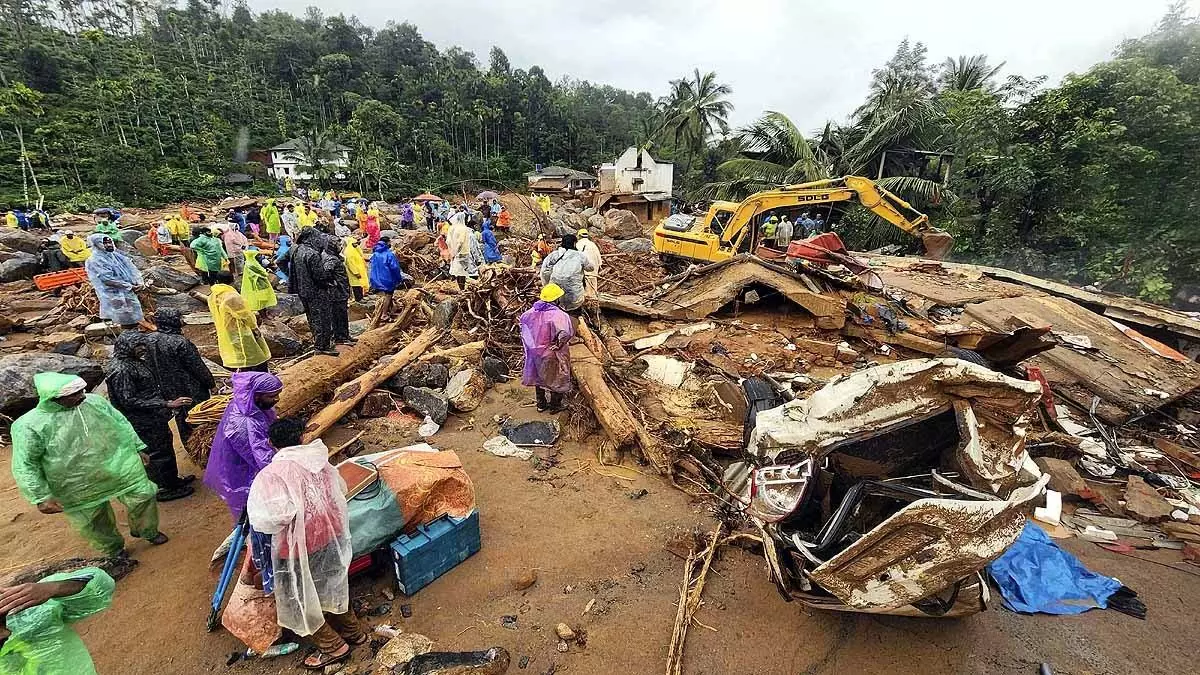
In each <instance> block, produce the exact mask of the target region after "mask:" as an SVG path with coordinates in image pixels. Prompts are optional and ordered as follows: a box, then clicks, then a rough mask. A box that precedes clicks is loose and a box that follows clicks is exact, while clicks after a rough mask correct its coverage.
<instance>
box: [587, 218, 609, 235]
mask: <svg viewBox="0 0 1200 675" xmlns="http://www.w3.org/2000/svg"><path fill="white" fill-rule="evenodd" d="M604 226H605V223H604V216H602V215H600V214H598V213H597V214H593V215H591V216H588V219H587V227H588V232H589V233H591V234H592V235H598V234H604V233H605V229H604Z"/></svg>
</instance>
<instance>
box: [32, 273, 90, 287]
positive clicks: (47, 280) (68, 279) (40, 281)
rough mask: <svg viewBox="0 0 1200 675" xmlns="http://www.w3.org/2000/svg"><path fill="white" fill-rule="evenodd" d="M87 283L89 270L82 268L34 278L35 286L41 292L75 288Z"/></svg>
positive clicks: (39, 275)
mask: <svg viewBox="0 0 1200 675" xmlns="http://www.w3.org/2000/svg"><path fill="white" fill-rule="evenodd" d="M85 281H87V270H85V269H84V268H82V267H72V268H71V269H67V270H62V271H59V272H47V273H46V274H38V275H35V276H34V277H33V285H35V286H37V288H38V290H39V291H49V290H52V289H55V288H62V287H63V286H74V285H75V284H81V283H83V282H85Z"/></svg>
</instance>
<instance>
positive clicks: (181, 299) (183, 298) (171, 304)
mask: <svg viewBox="0 0 1200 675" xmlns="http://www.w3.org/2000/svg"><path fill="white" fill-rule="evenodd" d="M154 304H155V309H162V308H171V309H177V310H179V313H180V314H191V313H192V312H203V311H207V310H208V305H207V304H205V303H204V302H202V301H200V300H197V299H196V298H193V297H192V296H190V295H188V294H187V293H176V294H174V295H157V296H155V297H154ZM143 309H144V308H143Z"/></svg>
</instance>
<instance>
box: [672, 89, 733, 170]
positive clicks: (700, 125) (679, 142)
mask: <svg viewBox="0 0 1200 675" xmlns="http://www.w3.org/2000/svg"><path fill="white" fill-rule="evenodd" d="M731 93H733V89H731V88H730V87H729V85H726V84H721V83H719V82H717V74H716V73H714V72H712V71H709V72H707V73H704V74H703V75H702V74H700V69H699V68H697V69H695V70H694V71H693V72H692V75H691V76H690V77H687V78H683V79H679V80H672V81H671V93H670V94H668V95H667V98H666V99H665V101H664V109H665V113H666V114H665V116H664V123H663V129H664V131H665V132H666V133H668V134H669V135H670V136H671V137H672V139H673V140H674V141H675V147H676V148H683V149H684V150H685V151H686V153H687V163H686V165H685V167H684V175H685V176H686V175H687V174H688V173H689V172H690V171H691V167H692V162H693V160H694V158H695V155H696V153H697V152H698V151H699V150H701V149H703V147H704V146H705V145H706V144H707V143H708V142H709V140H710V139H712V137H713V136H715V135H716V134H717V133H718V132H720V133H722V134H724V133H728V132H729V122H728V119H729V113H730V111H732V110H733V104H732V103H730V102H729V101H727V100H726V98H725V97H727V96H729V95H730V94H731Z"/></svg>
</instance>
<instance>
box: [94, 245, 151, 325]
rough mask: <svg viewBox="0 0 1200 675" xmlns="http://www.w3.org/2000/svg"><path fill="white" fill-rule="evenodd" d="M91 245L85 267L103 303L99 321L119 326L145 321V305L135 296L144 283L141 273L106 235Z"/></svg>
mask: <svg viewBox="0 0 1200 675" xmlns="http://www.w3.org/2000/svg"><path fill="white" fill-rule="evenodd" d="M88 244H89V245H90V246H91V248H92V254H91V255H90V256H89V257H88V259H87V261H86V262H84V267H85V268H87V275H88V281H89V282H91V284H92V288H93V289H95V291H96V297H97V298H98V299H99V300H100V318H102V319H108V320H109V321H112V322H113V323H115V324H117V325H119V326H124V327H133V326H136V325H137V323H138V322H139V321H141V320H142V303H141V302H140V301H139V300H138V297H137V293H135V291H136V290H137V289H138V288H140V287H142V285H144V284H145V281H143V279H142V273H141V272H139V271H138V269H137V268H136V267H134V266H133V262H131V261H130V260H129V257H128V256H126V255H125V254H124V253H121V252H120V251H118V250H117V245H116V244H115V243H113V240H112V237H110V236H108V235H107V234H99V233H97V234H93V235H91V236H89V237H88Z"/></svg>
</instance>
